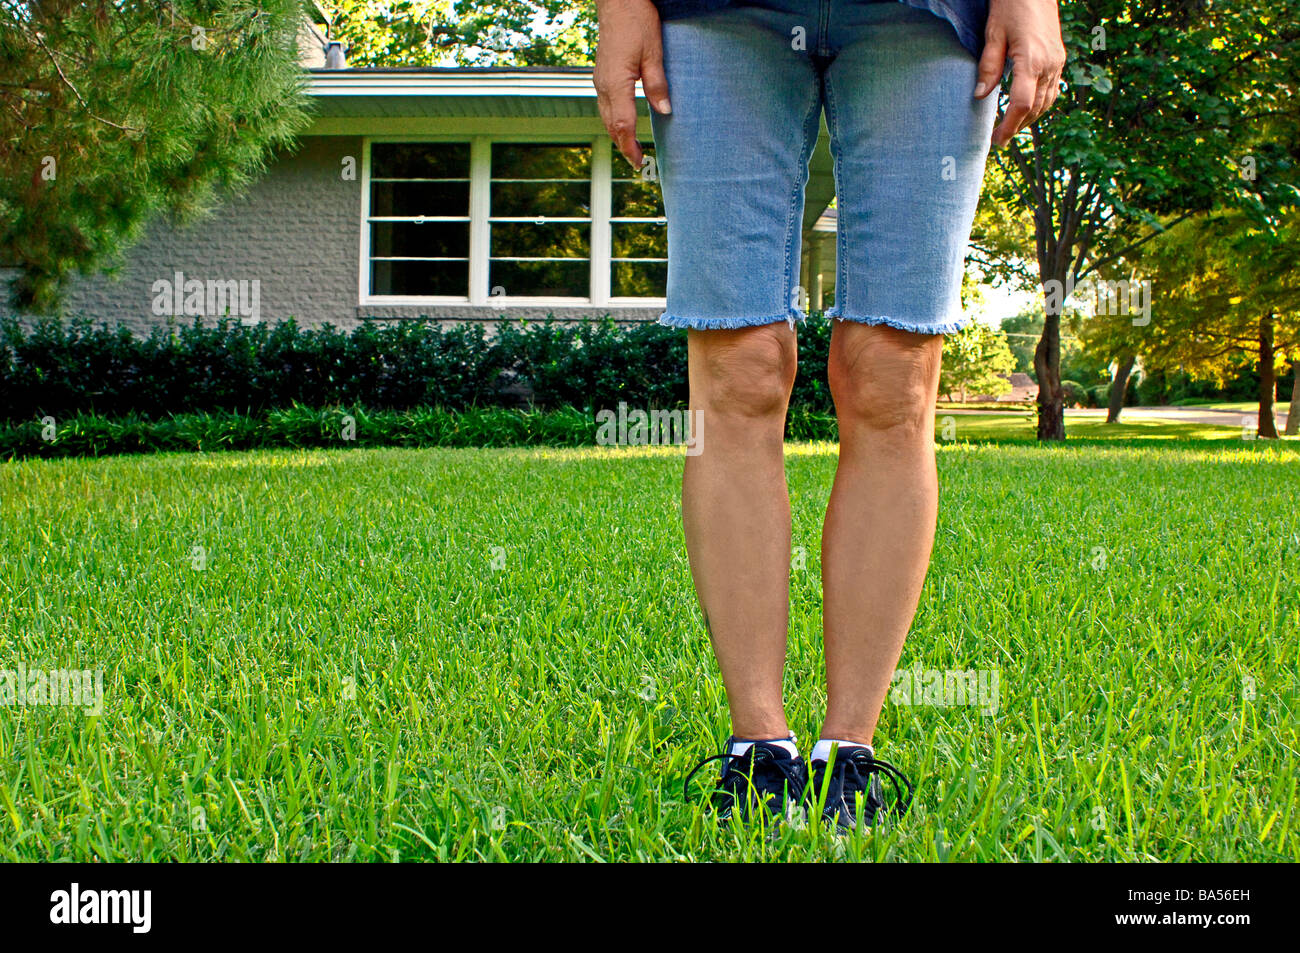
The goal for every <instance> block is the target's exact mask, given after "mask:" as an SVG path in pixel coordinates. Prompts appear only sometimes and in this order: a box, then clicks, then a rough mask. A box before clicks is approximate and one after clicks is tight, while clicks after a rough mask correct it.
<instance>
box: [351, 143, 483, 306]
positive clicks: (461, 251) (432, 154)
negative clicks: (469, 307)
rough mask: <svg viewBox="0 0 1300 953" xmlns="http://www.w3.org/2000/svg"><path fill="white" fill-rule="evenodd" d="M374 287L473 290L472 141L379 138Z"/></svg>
mask: <svg viewBox="0 0 1300 953" xmlns="http://www.w3.org/2000/svg"><path fill="white" fill-rule="evenodd" d="M370 162H371V170H370V215H369V228H370V293H371V294H376V295H402V296H409V297H418V296H433V295H453V296H466V295H468V294H469V224H470V220H469V144H468V143H463V142H447V143H434V142H425V143H391V142H383V143H379V142H377V143H375V144H374V145H373V146H372V147H371V153H370Z"/></svg>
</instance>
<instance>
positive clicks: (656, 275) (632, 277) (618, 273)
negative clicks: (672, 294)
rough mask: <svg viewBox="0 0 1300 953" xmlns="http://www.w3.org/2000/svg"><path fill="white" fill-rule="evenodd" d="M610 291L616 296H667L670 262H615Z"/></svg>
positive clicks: (610, 278) (610, 276) (611, 274)
mask: <svg viewBox="0 0 1300 953" xmlns="http://www.w3.org/2000/svg"><path fill="white" fill-rule="evenodd" d="M609 293H610V295H611V296H612V297H615V298H664V297H667V294H668V262H666V261H616V262H613V263H612V264H611V266H610V272H609Z"/></svg>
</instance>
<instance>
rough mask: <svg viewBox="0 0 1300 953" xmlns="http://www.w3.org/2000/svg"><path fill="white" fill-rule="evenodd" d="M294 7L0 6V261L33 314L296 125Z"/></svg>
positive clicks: (239, 178) (254, 163) (210, 195)
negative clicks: (14, 271) (13, 274)
mask: <svg viewBox="0 0 1300 953" xmlns="http://www.w3.org/2000/svg"><path fill="white" fill-rule="evenodd" d="M302 15H303V14H302V8H301V6H300V3H299V0H256V2H252V0H176V2H174V3H170V4H158V3H148V2H144V0H90V2H72V0H31V2H18V0H0V261H3V262H5V263H6V264H7V265H12V266H16V267H17V268H18V270H19V276H18V278H17V279H16V280H15V281H14V282H13V284H12V285H11V289H10V290H11V298H12V303H13V304H14V305H15V306H17V307H19V308H25V309H29V310H35V311H40V312H45V313H52V312H54V311H55V310H56V309H57V305H58V299H59V293H60V291H61V289H62V288H63V287H64V286H65V283H66V282H67V280H68V279H69V277H70V276H71V275H72V274H73V273H74V272H82V273H90V272H93V271H98V270H101V269H103V268H104V267H106V266H108V265H111V264H112V263H113V262H114V261H115V260H116V259H117V258H118V257H119V256H120V254H121V252H122V251H123V250H124V249H125V248H126V247H128V246H129V245H130V244H131V243H132V242H133V241H135V240H136V239H137V238H138V237H139V235H140V233H141V231H142V229H143V228H144V226H145V224H146V223H147V222H148V221H149V220H151V219H152V218H154V217H155V216H156V215H157V214H159V213H162V212H166V213H169V214H171V215H173V216H174V217H175V218H176V219H178V220H180V221H190V220H193V219H194V218H195V217H197V216H198V215H199V214H201V213H202V212H203V211H204V210H206V209H207V208H209V207H210V206H211V205H212V204H213V202H214V199H215V196H216V194H217V193H218V191H219V190H222V189H234V188H238V187H240V186H242V185H244V184H246V183H247V182H249V181H250V180H251V178H252V177H253V176H254V175H255V174H256V173H257V172H258V171H260V170H261V169H262V168H263V167H264V164H265V162H266V160H267V158H268V156H269V154H270V153H271V152H272V150H274V149H276V148H281V147H287V146H289V145H290V144H291V143H292V141H293V135H294V133H296V132H297V131H299V130H300V129H301V128H303V127H304V126H305V125H306V124H307V122H308V117H307V114H306V111H305V108H304V107H305V92H304V88H303V78H302V71H301V70H300V69H299V67H298V48H297V36H298V31H299V29H300V27H301V23H302Z"/></svg>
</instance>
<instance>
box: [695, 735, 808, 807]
mask: <svg viewBox="0 0 1300 953" xmlns="http://www.w3.org/2000/svg"><path fill="white" fill-rule="evenodd" d="M760 750H761V749H758V748H750V749H749V751H747V752H745V754H732V753H731V752H730V751H724V752H722V754H715V755H712V756H710V757H708V758H705V759H704V760H703V761H701V762H700V763H699V764H697V765H696V766H695V767H693V768H691V773H690V774H688V775H686V780H685V781H684V782H682V797H683V798H684V799H685V800H687V801H689V800H690V799H691V780H692V779H693V778H694V777H695V775H697V774H699V773H700V769H701V768H702V767H704V766H705V765H706V764H711V763H713V762H714V761H721V760H723V759H724V758H726V759H730V760H729V761H728V765H733V764H734V763H735V762H737V761H746V760H749V755H750V754H751V753H753V754H754V758H753V764H754V767H757V765H758V753H759V751H760ZM763 763H764V764H768V765H771V766H773V767H774V768H776V769H777V771H778V772H779V773H780V774H781V776H782V777H784V778H785V781H786V785H787V786H788V789H789V791H790V792H791V793H792V794H796V795H797V794H798V793H799V789H800V781H801V779H800V777H799V774H798V772H797V771H796V770H795V767H794V764H795V762H794V761H793V760H777V759H776V758H766V759H764V762H763ZM755 774H757V771H751V772H750V774H749V775H748V776H746V775H743V774H742V775H740V776H741V777H742V778H744V779H745V781H746V782H747V783H748V784H752V785H753V786H754V788H755V790H758V791H762V792H763V793H764V794H779V793H780V786H779V785H778V786H777V787H775V788H772V789H767V788H763V787H761V786H760V785H759V784H758V783H757V779H756V778H755V777H754V775H755Z"/></svg>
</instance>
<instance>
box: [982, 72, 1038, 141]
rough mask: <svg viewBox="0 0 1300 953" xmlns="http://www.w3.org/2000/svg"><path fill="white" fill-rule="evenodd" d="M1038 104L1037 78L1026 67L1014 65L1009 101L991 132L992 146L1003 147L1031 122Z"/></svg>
mask: <svg viewBox="0 0 1300 953" xmlns="http://www.w3.org/2000/svg"><path fill="white" fill-rule="evenodd" d="M1037 102H1038V76H1037V75H1036V74H1035V73H1033V72H1032V71H1031V70H1030V69H1029V68H1028V67H1027V65H1025V66H1022V64H1019V63H1016V64H1015V65H1013V66H1012V72H1011V99H1010V101H1009V102H1008V103H1007V111H1006V112H1005V113H1003V114H1002V121H1001V122H1000V123H998V125H997V128H996V129H994V130H993V144H994V145H995V146H1005V145H1006V144H1007V143H1008V142H1010V141H1011V137H1012V136H1014V135H1015V134H1016V133H1017V132H1019V131H1020V130H1021V129H1023V128H1024V127H1025V126H1026V125H1028V124H1029V122H1030V121H1031V116H1032V115H1033V111H1034V105H1035V104H1036V103H1037Z"/></svg>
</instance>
